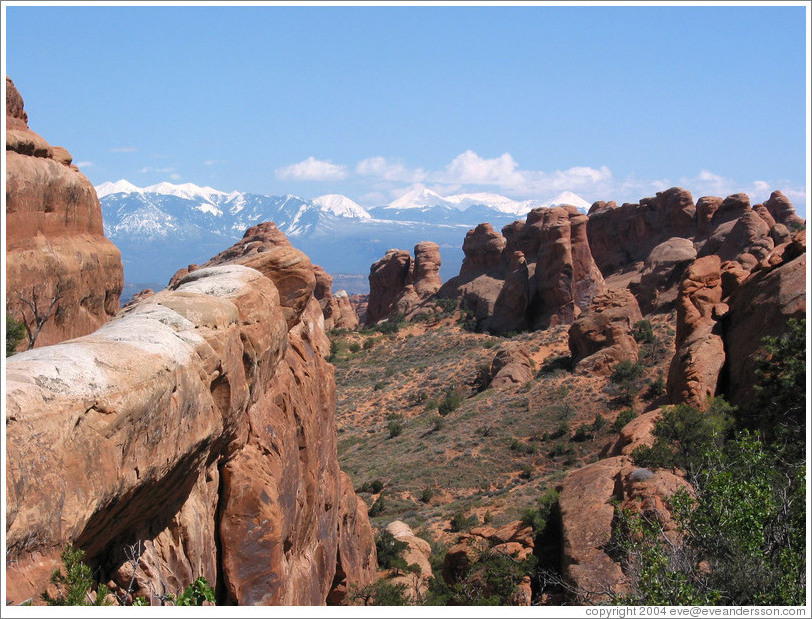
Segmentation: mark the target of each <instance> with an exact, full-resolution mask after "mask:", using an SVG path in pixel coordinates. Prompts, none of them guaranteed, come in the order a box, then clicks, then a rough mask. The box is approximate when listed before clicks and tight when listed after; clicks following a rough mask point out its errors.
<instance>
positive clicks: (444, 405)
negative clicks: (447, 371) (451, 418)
mask: <svg viewBox="0 0 812 619" xmlns="http://www.w3.org/2000/svg"><path fill="white" fill-rule="evenodd" d="M461 404H462V394H461V393H460V392H459V391H457V390H456V389H450V390H449V391H447V392H446V394H445V397H444V398H443V399H442V400H441V401H440V403H439V405H438V406H437V412H438V413H440V414H441V415H442V416H443V417H445V416H446V415H449V414H450V413H452V412H453V411H455V410H457V409H458V408H459V407H460V405H461Z"/></svg>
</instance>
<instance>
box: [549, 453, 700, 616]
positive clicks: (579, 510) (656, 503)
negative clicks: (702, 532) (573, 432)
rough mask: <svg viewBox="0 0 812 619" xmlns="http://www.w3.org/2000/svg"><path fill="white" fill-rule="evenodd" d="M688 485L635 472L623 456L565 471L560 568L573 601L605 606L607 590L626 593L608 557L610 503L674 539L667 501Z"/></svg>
mask: <svg viewBox="0 0 812 619" xmlns="http://www.w3.org/2000/svg"><path fill="white" fill-rule="evenodd" d="M687 487H688V484H687V482H685V481H684V480H683V479H682V478H681V477H679V476H677V475H675V474H674V473H671V472H670V471H666V470H662V469H659V470H657V471H654V472H652V471H650V470H648V469H640V468H637V467H635V466H634V465H633V464H632V462H631V460H630V459H629V458H628V457H627V456H615V457H612V458H606V459H604V460H599V461H597V462H594V463H592V464H589V465H587V466H584V467H582V468H580V469H577V470H575V471H572V472H570V473H569V474H568V475H567V477H566V478H565V479H564V481H563V482H562V483H561V484H560V485H559V486H558V487H557V490H558V493H559V499H558V509H559V512H560V518H561V541H562V565H561V570H562V575H563V577H564V580H565V581H566V582H567V584H568V585H569V586H570V587H571V589H572V591H573V595H572V597H573V601H575V602H577V603H580V604H596V603H597V604H599V603H606V602H607V601H609V600H610V597H609V596H608V591H609V590H612V591H614V593H615V594H621V595H622V594H623V593H624V592H625V591H626V587H627V586H628V585H627V578H626V575H625V574H624V573H623V569H622V568H621V565H620V564H619V563H617V562H615V561H614V560H613V559H612V557H611V556H610V555H609V554H608V553H607V550H608V548H609V546H610V540H611V538H612V526H613V521H614V518H615V504H617V505H618V507H619V508H620V509H629V510H632V511H634V512H637V513H641V512H642V513H644V514H645V515H646V517H647V518H649V519H651V520H652V521H658V522H660V524H661V525H662V526H663V530H664V532H665V534H666V535H669V536H674V537H675V536H676V531H675V528H676V527H675V526H674V523H673V520H672V518H671V515H670V507H669V505H668V499H669V497H670V496H671V495H673V494H674V493H675V492H676V491H677V490H679V489H680V488H687ZM674 537H672V540H673V539H674Z"/></svg>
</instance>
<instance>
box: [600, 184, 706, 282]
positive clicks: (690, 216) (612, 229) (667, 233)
mask: <svg viewBox="0 0 812 619" xmlns="http://www.w3.org/2000/svg"><path fill="white" fill-rule="evenodd" d="M695 221H696V207H695V205H694V202H693V198H692V197H691V193H690V192H688V191H686V190H685V189H681V188H679V187H672V188H671V189H668V190H666V191H661V192H658V193H657V195H656V196H655V197H653V198H644V199H642V200H640V203H639V204H624V205H623V206H616V207H614V208H610V207H608V206H604V207H602V208H595V205H593V208H592V209H590V216H589V223H588V224H587V232H588V235H589V245H590V248H591V250H592V255H593V257H594V260H595V263H596V264H597V265H598V268H599V269H600V271H601V273H603V275H604V276H606V275H607V274H609V273H612V272H615V271H618V270H621V269H623V268H626V267H627V266H629V265H632V264H634V263H636V262H642V261H643V260H645V259H646V257H647V256H648V255H649V253H650V252H651V250H652V249H653V248H654V247H656V246H657V245H659V244H660V243H662V242H663V241H665V240H667V239H669V238H672V237H677V236H678V237H683V238H689V237H692V236H693V232H694V229H695Z"/></svg>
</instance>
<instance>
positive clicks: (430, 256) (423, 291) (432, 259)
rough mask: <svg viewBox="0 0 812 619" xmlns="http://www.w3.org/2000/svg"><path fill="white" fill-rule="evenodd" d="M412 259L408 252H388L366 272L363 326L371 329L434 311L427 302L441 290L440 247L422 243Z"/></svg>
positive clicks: (415, 250) (416, 248)
mask: <svg viewBox="0 0 812 619" xmlns="http://www.w3.org/2000/svg"><path fill="white" fill-rule="evenodd" d="M414 256H415V257H414V259H412V256H411V254H409V252H407V251H401V250H398V249H390V250H389V251H388V252H386V255H385V256H384V257H383V258H381V259H380V260H378V261H377V262H376V263H374V264H373V265H372V267H371V268H370V271H369V299H368V304H367V312H366V324H368V325H372V324H375V323H377V322H379V321H380V320H383V319H385V318H389V317H391V316H393V315H395V314H402V315H404V316H406V317H407V318H410V317H413V316H415V315H417V314H419V313H425V312H427V311H433V310H432V309H427V308H425V307H424V306H425V304H426V302H427V301H428V300H429V299H431V298H432V297H433V296H434V295H435V293H436V292H437V291H438V290H439V289H440V287H441V285H442V282H441V281H440V246H439V245H437V243H432V242H430V241H423V242H422V243H418V244H417V245H415V247H414Z"/></svg>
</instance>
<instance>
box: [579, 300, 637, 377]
mask: <svg viewBox="0 0 812 619" xmlns="http://www.w3.org/2000/svg"><path fill="white" fill-rule="evenodd" d="M642 319H643V317H642V315H641V314H640V308H639V307H638V305H637V300H636V299H635V298H634V295H633V294H632V293H631V291H629V290H610V291H608V292H606V293H604V294H601V295H598V296H596V297H595V298H594V299H592V304H591V305H590V307H589V309H588V310H587V311H586V312H584V314H582V315H581V316H580V318H578V320H576V321H575V322H574V323H573V324H572V326H571V327H570V329H569V334H568V337H569V348H570V354H571V356H572V362H573V365H574V368H575V371H576V372H578V373H583V374H604V375H608V374H610V373H611V372H612V369H613V367H614V366H615V365H616V364H617V363H618V362H620V361H631V362H633V363H634V362H637V358H638V350H637V342H636V341H635V339H634V335H632V330H633V328H634V325H635V324H636V323H637V322H639V321H640V320H642Z"/></svg>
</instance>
